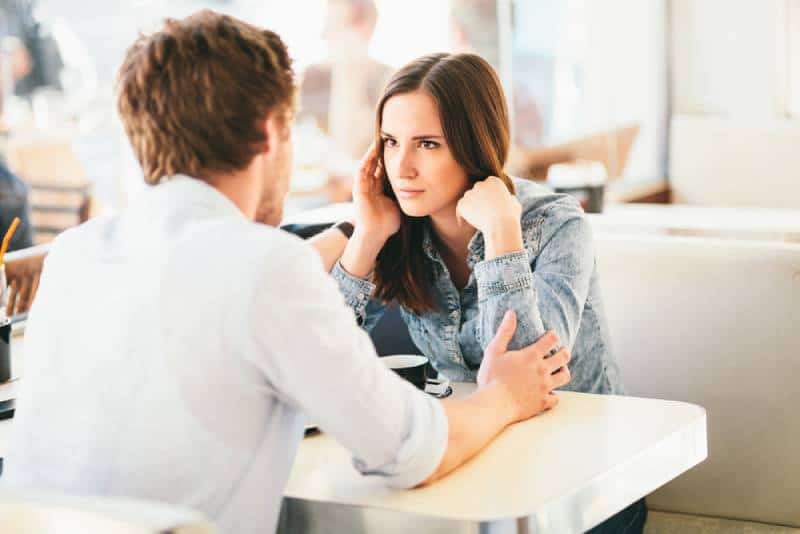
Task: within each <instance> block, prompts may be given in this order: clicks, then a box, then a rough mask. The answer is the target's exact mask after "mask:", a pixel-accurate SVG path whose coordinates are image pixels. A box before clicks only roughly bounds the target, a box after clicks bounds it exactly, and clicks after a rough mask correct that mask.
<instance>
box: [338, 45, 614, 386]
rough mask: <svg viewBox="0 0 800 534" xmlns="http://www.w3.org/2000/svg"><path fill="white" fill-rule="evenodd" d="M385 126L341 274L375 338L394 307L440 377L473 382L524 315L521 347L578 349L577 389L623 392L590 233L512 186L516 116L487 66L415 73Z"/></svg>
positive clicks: (520, 184)
mask: <svg viewBox="0 0 800 534" xmlns="http://www.w3.org/2000/svg"><path fill="white" fill-rule="evenodd" d="M377 125H378V128H377V129H378V139H377V141H376V148H375V151H374V152H373V154H372V155H371V156H368V157H367V158H365V165H364V169H363V170H362V175H361V177H360V179H359V180H358V183H357V185H356V191H355V193H354V202H355V206H356V224H355V231H354V233H353V235H352V237H351V238H350V240H349V241H348V243H347V246H346V248H345V250H344V253H343V254H342V256H341V259H340V261H339V262H338V263H337V264H336V265H335V266H334V268H333V271H332V273H333V275H334V277H335V278H336V280H337V281H338V283H339V286H340V288H341V290H342V292H343V294H344V295H345V298H346V300H347V302H348V304H349V305H350V306H351V307H352V308H353V310H354V311H355V314H356V316H357V318H358V320H359V321H360V322H361V324H362V325H363V327H364V328H366V329H370V328H372V326H374V324H375V323H376V322H377V320H378V319H379V318H380V315H381V313H382V309H383V304H382V302H386V301H391V300H396V301H397V302H398V303H399V304H400V306H401V314H402V316H403V319H404V320H405V322H406V324H407V325H408V327H409V332H410V334H411V337H412V339H413V340H414V342H415V343H416V345H417V346H418V347H419V348H420V350H421V351H422V352H423V353H424V354H425V355H426V356H428V357H429V358H430V359H431V362H432V364H433V366H434V367H435V368H436V369H437V370H438V371H439V372H441V373H443V374H444V375H446V376H447V377H449V378H451V379H454V380H475V378H476V373H477V369H478V367H479V365H480V362H481V358H482V355H483V350H484V349H485V348H486V345H487V344H488V342H489V341H490V340H491V339H492V336H493V335H494V332H495V331H496V329H497V327H498V326H499V324H500V321H501V320H502V318H503V314H504V313H505V312H506V310H509V309H513V310H515V311H516V313H517V318H518V326H517V330H516V333H515V335H514V339H513V341H512V346H513V347H514V348H519V347H523V346H526V345H529V344H531V343H533V342H534V341H536V340H537V339H538V338H539V337H541V336H542V335H543V334H544V333H545V331H546V330H554V331H555V332H556V333H557V334H558V336H559V338H560V339H561V342H562V343H563V344H564V345H565V346H567V347H569V348H570V350H571V352H572V361H571V364H570V371H571V372H572V381H571V382H570V384H569V385H568V386H567V388H566V389H571V390H576V391H583V392H590V393H621V392H622V391H623V389H622V385H621V382H620V379H619V374H618V370H617V365H616V363H615V361H614V360H613V358H612V356H611V354H610V348H609V336H608V329H607V326H606V322H605V318H604V313H603V307H602V302H601V298H600V292H599V286H598V281H597V271H596V267H595V259H594V249H593V245H592V237H591V233H590V228H589V223H588V222H587V221H586V219H585V217H584V215H583V212H582V210H581V208H580V206H579V204H578V203H577V202H576V201H575V200H574V199H573V198H572V197H569V196H565V195H556V194H553V193H551V192H549V191H548V190H546V189H544V188H542V187H540V186H538V185H536V184H534V183H531V182H528V181H522V180H516V179H510V178H509V177H508V176H506V175H505V174H504V173H503V165H504V163H505V159H506V155H507V153H508V148H509V126H508V111H507V107H506V103H505V100H504V98H503V92H502V88H501V86H500V83H499V81H498V79H497V76H496V74H495V73H494V71H493V70H492V68H491V67H490V66H489V64H488V63H487V62H486V61H484V60H483V59H481V58H480V57H479V56H476V55H472V54H457V55H449V54H435V55H430V56H425V57H422V58H420V59H418V60H416V61H414V62H412V63H411V64H409V65H407V66H406V67H404V68H403V69H401V70H400V71H398V72H397V73H396V74H395V75H394V76H393V78H392V79H391V81H390V82H389V84H388V86H387V88H386V90H385V92H384V94H383V97H382V98H381V100H380V102H379V104H378V108H377ZM372 297H374V298H372Z"/></svg>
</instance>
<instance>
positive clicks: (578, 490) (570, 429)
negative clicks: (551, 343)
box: [278, 384, 707, 534]
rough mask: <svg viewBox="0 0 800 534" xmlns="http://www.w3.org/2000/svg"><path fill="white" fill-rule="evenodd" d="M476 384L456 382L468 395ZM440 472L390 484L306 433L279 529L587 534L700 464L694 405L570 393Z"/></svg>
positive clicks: (700, 414)
mask: <svg viewBox="0 0 800 534" xmlns="http://www.w3.org/2000/svg"><path fill="white" fill-rule="evenodd" d="M474 387H475V386H474V385H473V384H455V388H454V390H455V393H454V394H455V395H467V394H469V392H470V391H472V390H473V389H474ZM560 395H561V403H560V404H559V406H558V407H557V408H556V409H555V410H553V411H551V412H548V413H546V414H543V415H541V416H539V417H536V418H534V419H531V420H529V421H525V422H523V423H518V424H516V425H513V426H511V427H509V428H508V429H506V430H505V431H504V432H503V433H502V434H501V435H500V436H498V438H497V439H496V440H494V441H493V442H492V443H491V444H490V445H489V446H488V447H487V448H486V449H484V450H483V451H482V452H481V453H480V454H479V455H478V456H476V457H475V458H473V459H472V460H471V461H469V462H468V463H467V464H465V465H464V466H462V468H461V469H459V470H457V471H455V472H453V473H452V474H450V475H449V476H447V477H445V478H444V479H442V480H440V481H438V482H436V483H434V484H432V485H430V486H428V487H425V488H420V489H416V490H392V489H389V488H387V487H385V486H384V485H383V484H382V482H381V480H380V479H379V478H377V477H362V476H360V475H359V474H358V473H357V472H356V470H355V469H354V468H353V467H352V464H351V460H350V454H349V453H348V452H347V450H345V449H344V448H343V447H342V446H341V445H339V444H338V443H337V442H335V441H334V440H333V439H332V438H331V437H329V436H327V435H325V434H324V433H323V434H321V435H318V436H314V437H310V438H306V439H305V440H304V441H303V442H302V444H301V446H300V449H299V451H298V455H297V459H296V460H295V465H294V468H293V470H292V474H291V477H290V479H289V483H288V485H287V487H286V491H285V494H284V495H285V499H284V505H283V510H282V515H281V521H280V525H279V529H278V531H279V532H312V533H313V532H350V533H358V532H381V533H386V534H391V533H394V532H425V533H426V534H427V533H437V532H442V533H445V532H446V533H460V532H464V533H466V532H481V533H484V532H485V533H501V532H509V533H510V532H515V533H523V532H525V533H527V532H558V533H569V532H583V531H585V530H586V529H588V528H591V527H593V526H595V525H597V524H599V523H601V522H602V521H603V520H605V519H607V518H608V517H611V516H612V515H614V514H615V513H616V512H618V511H620V510H622V509H623V508H625V507H626V506H628V505H629V504H631V503H633V502H635V501H636V500H638V499H640V498H642V497H644V496H646V495H647V494H649V493H650V492H651V491H653V490H655V489H656V488H658V487H659V486H661V485H663V484H665V483H666V482H668V481H669V480H671V479H673V478H675V477H677V476H678V475H680V474H681V473H683V472H685V471H687V470H688V469H690V468H691V467H693V466H695V465H697V464H698V463H700V462H702V461H703V460H704V459H705V458H706V456H707V445H706V443H707V442H706V413H705V410H704V409H703V408H701V407H699V406H695V405H692V404H686V403H681V402H673V401H664V400H656V399H643V398H635V397H619V396H603V395H590V394H584V393H569V392H563V393H561V394H560Z"/></svg>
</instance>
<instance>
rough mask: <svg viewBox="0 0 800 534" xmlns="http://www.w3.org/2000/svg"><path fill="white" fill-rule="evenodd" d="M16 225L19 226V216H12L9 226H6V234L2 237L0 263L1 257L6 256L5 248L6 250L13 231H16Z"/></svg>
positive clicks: (0, 263)
mask: <svg viewBox="0 0 800 534" xmlns="http://www.w3.org/2000/svg"><path fill="white" fill-rule="evenodd" d="M17 226H19V217H14V220H13V221H11V226H9V227H8V231H7V232H6V236H5V237H4V238H3V248H0V265H3V259H4V258H5V257H6V250H8V243H9V242H10V241H11V238H12V237H13V236H14V232H16V231H17Z"/></svg>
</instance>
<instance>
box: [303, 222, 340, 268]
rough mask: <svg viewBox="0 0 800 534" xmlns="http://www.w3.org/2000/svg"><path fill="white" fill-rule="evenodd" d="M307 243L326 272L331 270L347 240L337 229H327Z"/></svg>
mask: <svg viewBox="0 0 800 534" xmlns="http://www.w3.org/2000/svg"><path fill="white" fill-rule="evenodd" d="M308 242H309V243H310V244H311V246H312V247H314V248H315V249H316V250H317V252H318V253H319V255H320V257H321V258H322V264H323V265H324V266H325V271H326V272H330V271H331V269H333V266H334V265H336V262H337V261H339V258H341V257H342V253H343V252H344V249H345V247H346V246H347V238H346V237H345V235H344V234H343V233H342V231H341V230H339V229H338V228H328V229H327V230H325V231H324V232H320V233H319V234H317V235H315V236H314V237H312V238H311V239H309V240H308Z"/></svg>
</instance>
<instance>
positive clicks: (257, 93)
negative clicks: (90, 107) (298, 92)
mask: <svg viewBox="0 0 800 534" xmlns="http://www.w3.org/2000/svg"><path fill="white" fill-rule="evenodd" d="M117 83H118V109H119V113H120V116H121V118H122V122H123V124H124V126H125V131H126V132H127V134H128V138H129V139H130V141H131V144H132V145H133V149H134V152H135V153H136V157H137V158H138V160H139V162H140V163H141V165H142V169H143V170H144V176H145V180H146V181H147V183H149V184H153V185H155V184H158V183H159V182H160V181H162V180H163V179H164V178H165V177H168V176H172V175H174V174H186V175H189V176H192V177H195V178H200V179H203V180H207V181H209V182H210V183H213V184H214V185H217V186H219V185H220V184H217V183H214V181H215V180H216V179H218V178H219V177H225V176H234V175H241V174H242V173H245V172H247V173H250V174H252V173H255V172H257V173H258V174H259V175H260V176H259V178H260V182H261V185H262V187H260V188H259V190H258V191H257V194H258V195H260V196H261V197H262V201H263V202H262V204H263V203H266V204H268V205H266V206H260V209H259V212H260V213H264V212H269V213H271V214H272V215H270V216H269V219H274V218H275V217H276V215H275V212H276V211H278V212H280V206H279V204H280V205H282V203H283V196H284V195H285V193H286V189H287V187H288V174H289V167H290V166H291V140H290V138H289V127H290V122H291V116H292V113H293V111H294V98H295V82H294V73H293V71H292V66H291V60H290V59H289V55H288V52H287V50H286V46H285V45H284V43H283V41H281V39H280V37H278V35H276V34H275V33H273V32H271V31H268V30H263V29H260V28H257V27H255V26H252V25H250V24H247V23H245V22H242V21H240V20H237V19H235V18H233V17H230V16H226V15H220V14H217V13H214V12H212V11H208V10H205V11H201V12H199V13H196V14H194V15H192V16H190V17H187V18H185V19H181V20H173V19H167V20H166V21H165V22H164V25H163V27H162V28H161V29H160V30H159V31H157V32H155V33H153V34H151V35H147V36H140V37H139V39H137V40H136V42H135V43H134V44H133V45H132V46H131V47H130V49H128V52H127V55H126V57H125V60H124V62H123V65H122V67H121V68H120V71H119V78H118V82H117ZM272 204H275V205H272ZM265 217H266V216H265ZM277 217H278V218H279V214H278V215H277ZM262 222H271V223H274V222H276V221H273V220H266V218H265V220H263V221H262Z"/></svg>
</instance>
